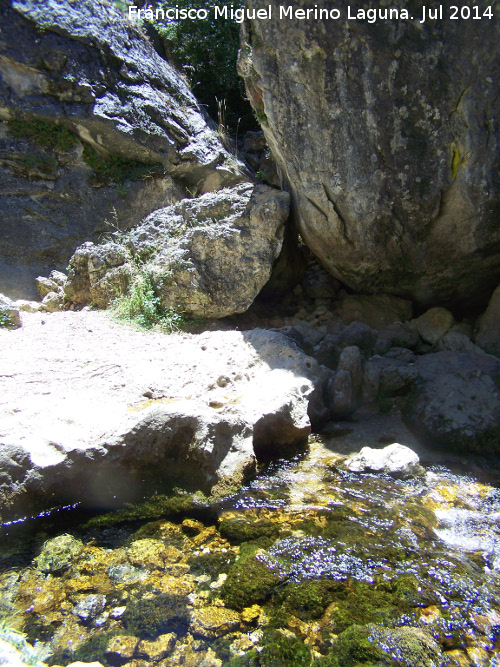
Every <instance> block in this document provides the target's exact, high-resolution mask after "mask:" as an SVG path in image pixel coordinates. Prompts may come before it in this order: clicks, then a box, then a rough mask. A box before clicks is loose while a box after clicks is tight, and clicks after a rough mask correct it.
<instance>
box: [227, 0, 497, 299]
mask: <svg viewBox="0 0 500 667" xmlns="http://www.w3.org/2000/svg"><path fill="white" fill-rule="evenodd" d="M370 4H371V5H372V9H370V13H372V12H375V13H376V18H375V20H374V21H373V20H371V19H370V17H369V16H368V17H367V15H366V9H365V8H363V9H360V10H358V9H357V7H354V6H353V5H352V3H349V2H348V1H347V0H341V1H340V2H338V3H336V4H335V7H334V8H333V9H331V12H332V13H335V12H336V11H338V12H339V18H338V19H337V17H336V16H334V17H332V18H317V17H316V15H315V12H318V13H319V12H326V11H328V10H327V9H325V8H320V7H319V6H316V5H315V4H314V3H313V2H311V1H310V0H298V2H297V3H294V5H293V6H292V5H286V6H285V5H280V3H279V2H277V1H275V0H271V2H268V0H249V2H248V3H247V7H248V9H249V13H250V12H252V10H255V9H259V8H267V7H268V6H269V7H270V9H269V11H270V12H271V13H272V17H271V18H270V19H269V20H249V21H247V23H246V26H245V28H246V29H245V32H244V44H243V48H242V50H241V57H240V63H239V67H240V71H241V73H242V74H243V76H244V77H245V81H246V86H247V92H248V96H249V98H250V101H251V103H252V105H253V107H254V109H255V112H256V115H257V117H258V118H259V121H260V123H261V125H262V128H263V130H264V132H265V135H266V138H267V140H268V143H269V145H270V147H271V150H272V152H273V155H274V157H275V158H276V161H277V163H278V165H279V168H280V170H281V172H282V174H283V178H284V180H285V181H286V182H288V183H289V186H290V190H291V193H292V197H293V202H294V209H295V213H296V219H297V222H298V226H299V230H300V234H301V236H302V238H303V239H304V241H305V242H306V243H307V245H308V246H309V247H310V249H311V250H312V251H313V253H314V254H315V255H316V256H317V257H318V258H319V259H320V260H321V263H322V264H323V266H325V267H326V268H328V269H329V270H330V271H331V273H332V274H333V275H334V276H336V277H337V278H340V279H341V280H342V281H344V282H345V283H347V284H348V285H349V286H350V287H351V288H353V289H355V290H358V291H362V292H368V293H380V292H387V293H392V294H395V295H399V296H411V297H413V298H414V299H415V300H417V301H418V302H420V303H421V304H425V305H433V304H436V303H448V304H451V303H455V302H474V299H476V300H477V298H479V299H482V300H483V301H484V299H485V298H487V295H488V290H489V288H491V289H493V287H494V286H495V285H496V284H497V283H498V278H499V276H500V251H499V248H500V243H499V242H500V227H499V225H498V206H499V200H500V181H499V180H498V178H497V177H496V174H497V173H498V167H499V138H498V137H499V134H498V131H497V129H496V127H497V126H496V120H495V119H496V118H497V117H498V115H499V111H500V109H499V105H500V98H499V97H498V94H497V93H498V91H497V88H498V86H497V82H498V80H499V78H500V58H499V57H498V55H499V51H500V22H499V21H498V14H499V8H498V7H496V6H495V7H486V6H484V7H478V8H474V11H477V12H478V13H479V15H480V17H481V18H480V20H472V19H470V20H451V18H450V9H449V8H448V7H447V6H446V5H443V6H442V9H443V19H442V20H430V19H429V15H428V14H427V20H425V21H424V22H422V20H421V19H422V4H421V3H419V2H417V1H416V0H411V1H410V2H403V1H402V0H396V1H395V2H392V3H391V4H390V7H389V6H388V5H387V6H386V5H384V6H379V5H378V4H377V3H370ZM283 10H286V11H288V12H291V13H292V14H293V18H292V17H290V15H287V16H283V15H282V14H281V15H280V12H282V11H283ZM358 11H359V12H360V13H361V15H363V12H364V18H362V17H359V18H349V13H348V12H350V13H351V15H354V16H355V17H356V16H357V15H358ZM487 11H490V12H492V17H491V18H489V17H487V16H483V13H484V12H487ZM306 12H309V19H308V20H300V19H301V18H304V17H306ZM389 12H392V13H393V14H392V18H385V15H386V14H389ZM300 13H301V14H300ZM395 13H397V14H398V17H395V16H394V14H395ZM474 305H477V303H475V304H474Z"/></svg>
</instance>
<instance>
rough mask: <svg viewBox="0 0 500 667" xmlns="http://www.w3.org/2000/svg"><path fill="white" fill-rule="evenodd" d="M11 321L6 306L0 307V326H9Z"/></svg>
mask: <svg viewBox="0 0 500 667" xmlns="http://www.w3.org/2000/svg"><path fill="white" fill-rule="evenodd" d="M11 325H12V322H11V321H10V317H9V313H8V311H7V309H6V308H0V327H10V326H11Z"/></svg>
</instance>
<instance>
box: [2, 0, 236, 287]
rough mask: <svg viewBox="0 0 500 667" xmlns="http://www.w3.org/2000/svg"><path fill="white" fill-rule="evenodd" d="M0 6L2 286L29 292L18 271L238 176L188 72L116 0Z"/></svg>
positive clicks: (33, 269) (55, 261) (64, 255)
mask: <svg viewBox="0 0 500 667" xmlns="http://www.w3.org/2000/svg"><path fill="white" fill-rule="evenodd" d="M0 17H1V21H2V23H3V24H4V25H8V26H9V30H8V31H7V32H6V33H5V35H4V39H3V40H2V44H1V45H0V59H1V64H0V78H1V80H2V87H1V89H0V107H1V108H2V117H1V129H2V132H0V150H1V152H2V155H3V156H4V157H5V159H4V160H2V165H1V166H0V174H1V181H2V183H3V192H2V195H3V196H2V213H3V215H2V220H1V222H0V231H1V235H2V246H1V248H0V289H1V286H2V285H5V288H7V286H8V287H9V290H11V292H9V293H12V296H15V297H17V298H19V297H25V298H26V297H28V298H33V297H34V296H35V295H34V294H33V293H32V292H30V291H29V289H28V288H26V287H23V285H27V284H28V281H26V276H27V275H28V276H29V277H30V278H31V279H34V278H35V277H36V276H37V275H39V274H40V273H43V272H44V269H47V268H48V267H54V268H56V267H57V268H61V267H64V266H66V264H67V261H68V259H69V257H70V256H71V254H72V253H73V252H74V249H75V247H77V246H78V245H79V244H80V243H82V242H83V241H86V240H94V241H95V240H97V238H98V237H99V236H100V235H101V234H102V233H104V232H110V231H113V228H114V229H117V228H118V229H120V230H125V229H129V228H130V227H131V226H133V225H136V224H138V222H139V221H140V220H141V219H142V218H143V217H144V216H145V215H147V214H148V213H150V212H151V211H153V210H155V209H158V208H161V207H164V206H168V205H169V204H172V203H174V202H176V201H178V200H179V199H181V198H182V197H183V196H185V192H186V188H189V190H190V191H196V192H197V193H202V192H208V191H213V190H217V189H219V188H221V187H225V186H226V187H227V186H231V185H234V184H235V183H238V182H240V181H241V180H243V179H242V176H241V175H240V174H239V169H240V168H241V165H240V164H239V163H238V162H237V160H235V158H234V156H233V155H230V154H229V153H228V152H227V151H226V150H225V149H224V147H223V146H222V144H221V142H220V141H219V139H218V137H217V135H216V132H215V131H214V124H213V123H212V121H210V120H209V119H208V118H207V116H206V114H205V112H204V111H203V109H202V108H201V107H200V106H199V104H198V102H197V101H196V99H195V98H194V96H193V94H192V93H191V91H190V90H189V88H188V86H187V85H186V83H185V81H184V80H183V79H182V77H181V76H180V75H179V73H178V72H177V71H176V70H175V69H174V68H173V67H172V66H171V65H169V64H168V63H167V62H166V61H165V60H163V59H162V58H161V57H160V56H159V55H158V54H157V53H156V52H155V50H154V48H153V46H152V45H151V43H150V42H149V41H148V40H147V38H146V37H145V36H144V35H143V34H142V33H141V30H140V29H138V28H137V27H136V26H133V25H132V24H131V23H130V22H129V21H127V20H126V19H125V18H124V17H123V14H122V13H121V12H120V11H118V10H117V9H116V8H115V7H114V6H113V5H109V6H108V5H104V4H102V3H100V4H99V3H98V4H96V3H95V2H92V0H85V1H84V2H76V0H63V1H62V2H48V3H44V4H43V6H42V5H40V3H39V2H37V1H35V0H15V1H14V2H12V3H3V5H2V9H1V13H0ZM42 33H43V38H40V34H42ZM21 268H23V269H24V270H23V271H21V270H20V269H21ZM18 269H19V271H18ZM13 275H15V276H17V278H15V279H13V278H12V276H13Z"/></svg>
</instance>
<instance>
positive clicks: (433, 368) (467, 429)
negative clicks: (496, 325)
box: [404, 352, 500, 453]
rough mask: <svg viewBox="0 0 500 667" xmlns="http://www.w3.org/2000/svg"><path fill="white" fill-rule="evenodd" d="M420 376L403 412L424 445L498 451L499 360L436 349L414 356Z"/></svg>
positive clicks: (484, 355) (483, 355)
mask: <svg viewBox="0 0 500 667" xmlns="http://www.w3.org/2000/svg"><path fill="white" fill-rule="evenodd" d="M416 366H417V368H418V373H419V377H418V380H417V381H416V382H414V383H413V385H412V389H411V392H410V395H409V398H408V401H407V404H406V407H405V410H404V417H405V421H406V422H407V424H408V425H409V426H410V427H412V428H413V430H414V431H415V432H416V433H417V434H418V435H421V436H422V437H423V438H424V439H425V440H426V441H427V442H428V443H429V444H431V445H432V444H437V445H441V446H443V447H449V448H451V449H453V450H462V451H465V452H467V451H475V452H479V453H492V452H494V453H498V452H499V451H500V362H499V361H498V359H496V358H495V357H493V356H490V355H486V354H470V353H460V352H437V353H435V354H425V355H423V356H421V357H418V358H417V361H416Z"/></svg>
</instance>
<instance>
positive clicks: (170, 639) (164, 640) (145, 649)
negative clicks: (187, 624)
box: [137, 632, 177, 662]
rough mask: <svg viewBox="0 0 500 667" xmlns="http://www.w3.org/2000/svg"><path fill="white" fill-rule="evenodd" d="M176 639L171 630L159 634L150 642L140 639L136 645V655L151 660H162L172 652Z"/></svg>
mask: <svg viewBox="0 0 500 667" xmlns="http://www.w3.org/2000/svg"><path fill="white" fill-rule="evenodd" d="M176 641H177V640H176V636H175V634H174V633H173V632H169V633H168V634H166V635H160V636H159V637H158V638H157V639H155V641H152V642H148V641H141V642H139V645H138V646H137V657H138V658H139V659H141V658H142V659H143V660H151V661H153V662H159V661H160V660H164V659H165V658H167V657H168V656H169V655H170V653H172V651H173V649H174V646H175V642H176Z"/></svg>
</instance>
